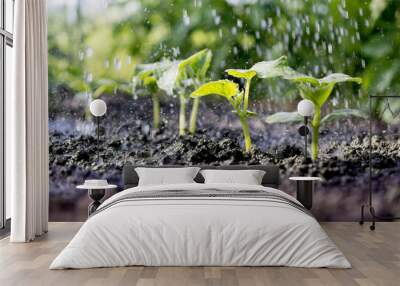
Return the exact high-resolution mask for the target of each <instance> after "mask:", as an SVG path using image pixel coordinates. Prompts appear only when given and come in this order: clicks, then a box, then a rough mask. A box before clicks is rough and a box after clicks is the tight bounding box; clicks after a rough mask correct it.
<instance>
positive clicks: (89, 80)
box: [85, 73, 93, 83]
mask: <svg viewBox="0 0 400 286" xmlns="http://www.w3.org/2000/svg"><path fill="white" fill-rule="evenodd" d="M85 81H86V82H87V83H90V82H92V81H93V74H92V73H87V74H86V75H85Z"/></svg>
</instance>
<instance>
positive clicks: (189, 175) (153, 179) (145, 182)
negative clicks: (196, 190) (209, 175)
mask: <svg viewBox="0 0 400 286" xmlns="http://www.w3.org/2000/svg"><path fill="white" fill-rule="evenodd" d="M199 170H200V168H198V167H187V168H142V167H138V168H135V171H136V173H137V174H138V176H139V184H138V185H139V186H149V185H168V184H188V183H195V181H194V180H193V179H194V178H195V177H196V175H197V173H198V172H199Z"/></svg>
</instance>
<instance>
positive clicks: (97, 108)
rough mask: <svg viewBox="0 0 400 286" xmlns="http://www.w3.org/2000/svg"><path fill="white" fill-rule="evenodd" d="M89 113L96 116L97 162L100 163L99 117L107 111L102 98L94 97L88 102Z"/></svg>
mask: <svg viewBox="0 0 400 286" xmlns="http://www.w3.org/2000/svg"><path fill="white" fill-rule="evenodd" d="M89 109H90V113H91V114H92V115H93V116H94V117H96V121H97V148H96V149H97V163H100V146H99V144H100V143H99V141H100V117H102V116H104V114H106V112H107V105H106V103H105V102H104V100H101V99H95V100H93V101H92V102H91V103H90V106H89Z"/></svg>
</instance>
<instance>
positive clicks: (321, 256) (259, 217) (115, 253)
mask: <svg viewBox="0 0 400 286" xmlns="http://www.w3.org/2000/svg"><path fill="white" fill-rule="evenodd" d="M209 188H218V189H220V190H222V189H226V190H230V191H232V190H263V191H266V192H270V193H273V194H278V195H281V196H284V197H286V198H289V199H291V200H292V201H295V199H293V198H292V197H290V196H289V195H287V194H285V193H283V192H281V191H279V190H276V189H272V188H266V187H262V186H253V185H227V184H223V185H221V184H207V185H205V184H180V185H165V186H146V187H136V188H132V189H128V190H125V191H123V192H120V193H118V194H116V195H114V196H113V197H111V198H110V199H108V200H107V201H105V202H104V203H103V204H102V205H101V206H100V208H104V210H103V211H100V212H99V213H98V214H96V215H94V216H92V217H91V218H89V219H88V220H87V221H86V222H85V223H84V224H83V226H82V227H81V229H80V230H79V232H78V233H77V234H76V235H75V237H74V238H73V239H72V241H71V242H70V243H69V244H68V246H67V247H66V248H65V249H64V250H63V251H62V252H61V253H60V254H59V255H58V257H57V258H56V259H55V260H54V261H53V263H52V264H51V266H50V269H63V268H91V267H112V266H127V265H146V266H189V265H191V266H193V265H199V266H200V265H203V266H204V265H214V266H215V265H218V266H240V265H247V266H294V267H333V268H350V263H349V262H348V261H347V259H346V258H345V257H344V255H343V254H342V252H341V251H340V250H338V249H337V247H336V246H335V244H334V243H333V242H332V241H331V240H330V238H329V237H328V236H327V234H326V233H325V232H324V230H323V229H322V228H321V226H320V225H319V224H318V222H317V221H316V220H315V219H314V218H313V217H312V216H310V215H308V214H306V213H304V212H302V211H300V210H299V209H296V208H295V207H293V206H290V205H288V204H282V203H277V202H274V201H265V200H262V199H254V198H252V199H246V198H241V199H237V198H229V197H227V198H211V197H210V198H184V199H177V198H167V199H166V198H160V199H158V198H154V199H148V200H138V201H135V200H132V201H123V202H120V203H117V204H115V205H111V206H109V207H108V208H105V206H107V205H110V203H112V202H113V201H116V200H118V198H120V197H121V196H125V195H127V194H129V193H130V192H139V191H150V190H152V191H163V190H199V191H200V190H204V189H209ZM296 202H297V201H296Z"/></svg>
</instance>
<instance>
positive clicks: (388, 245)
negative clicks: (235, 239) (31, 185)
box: [0, 222, 400, 286]
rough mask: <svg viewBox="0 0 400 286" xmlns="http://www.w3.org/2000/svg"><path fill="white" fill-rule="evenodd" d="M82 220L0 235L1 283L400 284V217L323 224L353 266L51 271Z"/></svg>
mask: <svg viewBox="0 0 400 286" xmlns="http://www.w3.org/2000/svg"><path fill="white" fill-rule="evenodd" d="M80 226H81V223H50V230H49V233H48V234H47V235H45V236H43V237H42V238H39V239H38V240H36V241H34V242H32V243H27V244H10V243H9V241H8V238H5V239H3V240H0V285H1V286H18V285H29V286H35V285H40V286H42V285H52V286H62V285H68V286H75V285H84V286H87V285H96V286H99V285H136V286H139V285H140V286H153V285H160V286H161V285H166V286H180V285H199V286H200V285H201V286H206V285H226V286H235V285H238V286H240V285H242V286H253V285H254V286H262V285H274V286H275V285H289V286H292V285H293V286H297V285H300V286H301V285H329V286H330V285H346V286H351V285H361V286H370V285H382V286H391V285H396V286H398V285H400V222H390V223H378V224H377V229H376V231H375V232H372V231H370V230H369V228H368V224H366V225H364V226H360V225H358V224H357V223H350V222H344V223H343V222H335V223H322V226H323V227H324V229H325V230H326V231H327V232H328V234H329V236H330V237H331V238H332V239H333V240H334V241H335V242H336V244H337V245H338V247H339V248H340V249H341V250H342V251H343V252H344V254H345V255H346V257H347V258H348V259H349V260H350V262H351V263H352V265H353V268H352V269H348V270H342V269H305V268H289V267H123V268H102V269H86V270H52V271H50V270H48V267H49V264H50V263H51V261H52V260H53V259H54V257H55V256H56V255H57V254H58V253H59V252H60V251H61V250H62V248H63V247H64V246H65V245H66V244H67V243H68V241H69V240H70V239H71V238H72V236H73V235H74V234H75V233H76V232H77V230H78V229H79V227H80Z"/></svg>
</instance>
